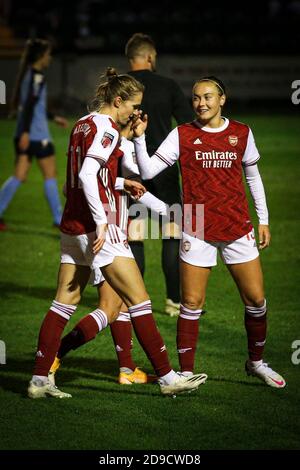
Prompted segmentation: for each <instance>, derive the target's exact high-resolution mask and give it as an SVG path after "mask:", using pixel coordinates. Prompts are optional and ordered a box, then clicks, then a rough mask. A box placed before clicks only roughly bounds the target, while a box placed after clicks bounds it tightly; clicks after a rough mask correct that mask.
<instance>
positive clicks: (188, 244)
mask: <svg viewBox="0 0 300 470" xmlns="http://www.w3.org/2000/svg"><path fill="white" fill-rule="evenodd" d="M191 246H192V245H191V242H189V241H188V240H185V241H184V242H183V249H184V251H185V252H187V251H190V249H191Z"/></svg>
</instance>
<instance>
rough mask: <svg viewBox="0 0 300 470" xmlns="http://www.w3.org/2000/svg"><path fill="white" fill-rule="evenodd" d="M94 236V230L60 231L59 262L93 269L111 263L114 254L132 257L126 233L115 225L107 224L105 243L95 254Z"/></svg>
mask: <svg viewBox="0 0 300 470" xmlns="http://www.w3.org/2000/svg"><path fill="white" fill-rule="evenodd" d="M95 236H96V234H95V232H90V233H84V234H82V235H67V234H66V233H62V234H61V239H60V250H61V254H60V262H61V263H69V264H78V265H80V266H89V267H90V268H91V269H92V270H94V269H99V268H101V267H103V266H107V265H108V264H111V263H112V262H113V260H114V258H115V257H116V256H122V257H125V258H134V256H133V254H132V251H131V248H130V246H129V245H128V242H127V237H126V235H125V234H124V233H123V232H122V230H121V229H120V228H119V227H118V226H117V225H111V224H110V225H108V230H107V232H106V240H105V243H104V245H103V247H102V248H101V250H100V251H99V253H97V254H96V255H95V254H94V253H93V242H94V240H95ZM99 282H101V281H99Z"/></svg>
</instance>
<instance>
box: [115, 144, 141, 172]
mask: <svg viewBox="0 0 300 470" xmlns="http://www.w3.org/2000/svg"><path fill="white" fill-rule="evenodd" d="M120 149H121V150H122V152H123V157H122V159H121V171H122V176H123V177H124V178H129V179H130V178H135V177H137V176H140V172H139V167H138V165H137V162H136V156H135V148H134V143H133V142H131V141H130V140H128V139H126V138H125V137H122V140H121V145H120Z"/></svg>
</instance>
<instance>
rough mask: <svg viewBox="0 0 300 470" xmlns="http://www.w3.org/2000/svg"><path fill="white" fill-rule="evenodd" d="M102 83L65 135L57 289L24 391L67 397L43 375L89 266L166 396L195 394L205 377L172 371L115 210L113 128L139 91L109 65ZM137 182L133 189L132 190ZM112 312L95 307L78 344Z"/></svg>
mask: <svg viewBox="0 0 300 470" xmlns="http://www.w3.org/2000/svg"><path fill="white" fill-rule="evenodd" d="M105 78H106V81H105V82H103V83H101V84H100V85H99V87H98V89H97V92H96V96H95V100H94V101H93V103H92V108H91V113H90V114H89V115H87V116H84V117H82V118H81V119H79V121H77V122H76V123H75V125H74V127H73V130H72V132H71V136H70V143H69V149H68V163H67V180H66V194H67V200H66V204H65V208H64V213H63V217H62V222H61V226H60V228H61V232H62V234H61V264H60V269H59V273H58V284H57V292H56V297H55V300H54V301H53V302H52V305H51V307H50V310H49V311H48V313H47V315H46V317H45V318H44V321H43V323H42V326H41V329H40V334H39V341H38V351H37V354H36V360H35V367H34V372H33V377H32V379H31V381H30V384H29V387H28V396H29V397H30V398H44V397H46V396H53V397H56V398H69V397H70V396H71V395H70V394H68V393H64V392H62V391H60V390H59V389H58V388H57V387H56V386H55V385H54V384H53V383H51V382H50V381H49V379H48V372H49V369H50V367H51V365H52V363H53V360H54V358H55V355H56V352H57V350H58V348H59V343H60V337H61V334H62V332H63V330H64V328H65V325H66V324H67V322H68V320H69V319H70V317H71V315H72V314H73V313H74V311H75V310H76V307H77V304H78V302H79V301H80V297H81V292H82V291H83V289H84V288H85V286H86V284H87V282H88V280H89V277H90V272H91V268H92V269H96V268H101V271H102V273H103V275H104V277H105V279H106V280H107V282H108V284H109V285H110V286H111V287H112V288H113V290H114V291H115V295H116V296H117V294H119V295H120V296H121V298H122V299H123V301H124V302H125V303H126V305H127V307H128V310H129V313H130V316H131V321H132V325H133V328H134V330H135V333H136V336H137V338H138V340H139V341H140V343H141V345H142V347H143V349H144V350H145V352H146V354H147V356H148V358H149V360H150V362H151V363H152V365H153V368H154V370H155V373H156V375H157V376H158V377H159V384H160V389H161V392H162V393H163V394H166V395H170V394H174V393H180V392H184V391H191V390H195V389H197V388H198V386H199V385H200V384H201V383H203V382H204V381H205V380H206V377H207V376H206V375H205V374H198V375H192V377H184V376H183V375H179V374H177V373H176V372H175V371H174V370H173V369H172V367H171V365H170V363H169V359H168V355H167V351H166V347H165V345H164V342H163V339H162V337H161V335H160V333H159V331H158V329H157V326H156V323H155V321H154V318H153V315H152V308H151V301H150V299H149V296H148V293H147V292H146V289H145V285H144V282H143V279H142V276H141V274H140V271H139V269H138V267H137V264H136V262H135V260H134V257H133V255H132V253H131V250H130V248H129V246H128V243H127V240H126V236H125V234H124V233H123V232H122V231H121V229H120V227H119V225H118V224H119V220H120V217H119V216H120V214H119V212H120V207H119V198H118V194H117V193H116V189H115V181H116V177H117V171H118V166H119V160H120V158H121V157H122V155H123V153H122V151H121V150H120V149H119V127H118V126H122V125H126V123H127V122H128V121H129V120H130V119H131V117H132V114H134V113H135V112H137V111H136V110H138V108H139V107H140V104H141V100H142V96H143V90H144V87H143V85H142V84H141V83H139V82H138V81H137V80H136V79H134V78H133V77H130V76H129V75H118V74H117V73H116V71H115V69H113V68H108V69H107V72H106V77H105ZM137 184H138V183H135V185H133V187H132V184H131V185H130V187H131V189H132V188H133V189H134V187H135V188H136V185H137ZM141 188H142V187H141ZM129 189H130V188H129ZM138 192H139V190H138ZM142 192H143V191H142ZM115 315H116V311H114V312H109V311H106V310H105V305H104V306H103V309H101V308H97V309H96V310H94V311H93V312H92V313H91V314H90V315H89V322H87V324H86V325H85V329H84V330H82V331H81V333H82V334H83V336H84V338H83V339H84V340H85V341H87V340H88V338H89V337H90V338H92V337H94V336H95V335H96V334H97V333H98V332H99V331H101V330H103V329H104V328H106V326H107V325H108V323H109V322H111V321H113V320H114V318H115Z"/></svg>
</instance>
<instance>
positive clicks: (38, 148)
mask: <svg viewBox="0 0 300 470" xmlns="http://www.w3.org/2000/svg"><path fill="white" fill-rule="evenodd" d="M19 140H20V139H19V138H18V137H15V151H16V158H18V156H19V155H24V154H25V155H28V158H29V160H32V158H33V157H36V158H38V159H40V158H46V157H50V156H51V155H54V152H55V148H54V145H53V143H52V142H49V141H47V142H43V141H42V140H31V141H30V142H29V147H28V149H27V150H26V152H23V151H21V150H20V149H19Z"/></svg>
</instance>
